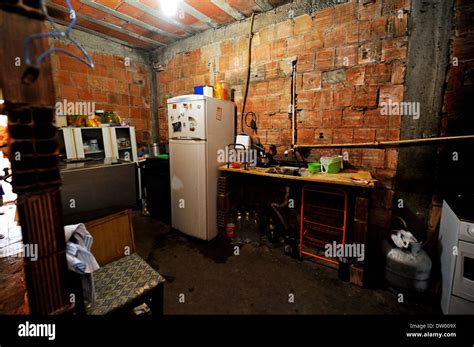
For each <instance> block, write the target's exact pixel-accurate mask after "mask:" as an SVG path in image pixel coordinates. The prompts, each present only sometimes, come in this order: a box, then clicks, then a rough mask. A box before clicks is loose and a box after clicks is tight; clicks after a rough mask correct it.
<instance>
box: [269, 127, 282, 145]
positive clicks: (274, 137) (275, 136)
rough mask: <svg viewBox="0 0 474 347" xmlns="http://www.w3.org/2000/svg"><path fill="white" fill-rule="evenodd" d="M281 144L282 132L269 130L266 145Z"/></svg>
mask: <svg viewBox="0 0 474 347" xmlns="http://www.w3.org/2000/svg"><path fill="white" fill-rule="evenodd" d="M280 143H281V132H280V130H267V138H266V144H268V145H270V144H274V145H279V144H280Z"/></svg>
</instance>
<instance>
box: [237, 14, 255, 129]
mask: <svg viewBox="0 0 474 347" xmlns="http://www.w3.org/2000/svg"><path fill="white" fill-rule="evenodd" d="M254 18H255V12H253V13H252V18H251V19H250V29H249V46H248V52H247V60H248V62H247V80H246V82H245V94H244V99H243V102H242V114H241V118H240V130H241V132H244V122H243V121H244V119H243V118H244V114H245V105H246V104H247V95H248V92H249V83H250V64H251V61H252V59H251V58H252V56H251V48H252V37H253V33H252V31H253V22H254Z"/></svg>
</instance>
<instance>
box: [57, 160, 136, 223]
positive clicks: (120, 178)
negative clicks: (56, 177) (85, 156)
mask: <svg viewBox="0 0 474 347" xmlns="http://www.w3.org/2000/svg"><path fill="white" fill-rule="evenodd" d="M60 169H61V177H62V181H63V184H62V186H61V200H62V206H63V208H62V212H63V220H64V222H65V223H67V224H76V223H84V222H87V221H89V220H92V219H97V218H100V217H103V216H104V215H107V214H111V213H115V212H119V211H123V210H125V209H129V208H132V209H133V208H136V206H137V197H136V170H137V168H136V164H135V163H133V162H126V161H120V160H117V159H114V158H106V159H104V160H100V161H87V162H80V163H76V162H75V163H64V162H62V163H61V164H60Z"/></svg>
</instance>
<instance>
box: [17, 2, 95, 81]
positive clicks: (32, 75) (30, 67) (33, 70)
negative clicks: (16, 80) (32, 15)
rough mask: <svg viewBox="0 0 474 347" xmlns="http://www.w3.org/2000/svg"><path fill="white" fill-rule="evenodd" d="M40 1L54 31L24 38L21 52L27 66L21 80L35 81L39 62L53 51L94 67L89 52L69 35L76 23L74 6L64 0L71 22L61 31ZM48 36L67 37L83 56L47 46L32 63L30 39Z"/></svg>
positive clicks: (38, 71)
mask: <svg viewBox="0 0 474 347" xmlns="http://www.w3.org/2000/svg"><path fill="white" fill-rule="evenodd" d="M40 3H41V9H42V11H43V13H44V15H45V17H46V19H47V20H48V21H49V22H50V23H51V26H52V27H53V29H54V31H52V32H49V33H38V34H33V35H30V36H28V37H27V38H26V39H25V42H24V46H23V53H24V57H25V63H26V65H27V68H26V70H25V72H24V73H23V76H22V82H23V83H25V84H31V83H33V82H34V81H36V79H37V78H38V76H39V73H40V66H41V62H42V61H43V60H44V59H45V58H47V57H48V56H49V55H51V54H52V53H54V52H58V53H63V54H66V55H68V56H70V57H71V58H74V59H76V60H79V61H80V62H81V63H84V64H86V65H87V66H89V67H90V68H91V69H93V68H94V62H93V61H92V59H91V57H90V56H89V54H87V52H86V50H85V49H84V48H83V47H82V46H81V45H80V44H79V43H78V42H77V41H76V40H75V39H73V38H72V37H71V36H69V34H70V32H71V30H72V28H73V27H74V25H75V24H76V20H77V17H76V11H74V8H73V7H72V5H71V2H70V0H66V4H67V7H68V9H69V17H70V18H71V22H70V23H69V25H68V26H67V28H66V30H65V31H61V30H60V29H59V28H58V27H57V25H56V23H55V22H54V20H53V18H52V17H51V16H50V15H49V14H48V10H47V9H46V4H45V0H40ZM49 37H53V38H57V37H65V38H67V39H68V40H69V41H71V42H72V43H73V44H74V46H76V47H77V48H79V50H80V51H81V52H82V54H83V55H84V57H85V58H82V57H79V56H77V55H75V54H73V53H71V52H69V51H67V50H65V49H62V48H49V49H48V50H47V51H45V52H43V53H41V54H40V55H39V56H38V57H37V58H36V60H35V62H34V63H33V64H32V60H31V56H30V45H31V41H33V40H36V39H41V38H49Z"/></svg>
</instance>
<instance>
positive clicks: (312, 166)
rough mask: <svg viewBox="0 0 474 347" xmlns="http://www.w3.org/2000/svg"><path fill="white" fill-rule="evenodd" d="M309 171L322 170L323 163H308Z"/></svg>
mask: <svg viewBox="0 0 474 347" xmlns="http://www.w3.org/2000/svg"><path fill="white" fill-rule="evenodd" d="M308 172H309V173H317V172H321V163H308Z"/></svg>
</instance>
